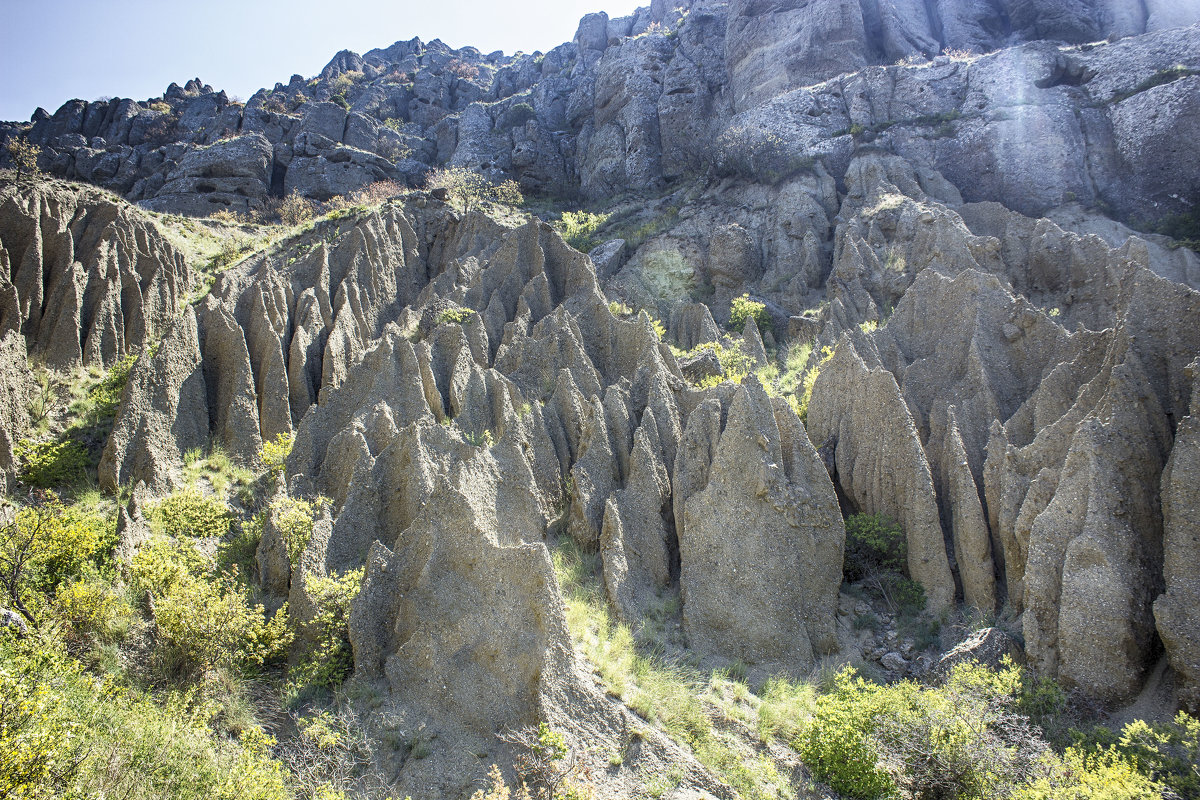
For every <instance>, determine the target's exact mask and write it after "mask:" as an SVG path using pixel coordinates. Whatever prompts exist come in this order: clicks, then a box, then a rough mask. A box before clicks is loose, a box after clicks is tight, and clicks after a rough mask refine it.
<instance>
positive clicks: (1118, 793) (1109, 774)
mask: <svg viewBox="0 0 1200 800" xmlns="http://www.w3.org/2000/svg"><path fill="white" fill-rule="evenodd" d="M1047 761H1048V766H1049V774H1048V775H1046V776H1043V777H1040V778H1038V779H1037V780H1034V781H1032V782H1031V783H1030V784H1029V785H1028V786H1022V787H1020V788H1018V789H1017V790H1016V791H1014V792H1013V793H1012V794H1011V795H1010V797H1011V798H1012V800H1161V798H1162V797H1163V791H1162V790H1163V786H1162V784H1160V783H1158V782H1157V781H1154V780H1153V779H1151V778H1149V777H1148V776H1146V775H1144V774H1143V773H1141V772H1139V771H1138V768H1137V764H1136V763H1134V762H1133V761H1131V760H1129V759H1127V758H1124V757H1123V756H1121V755H1120V754H1118V753H1117V752H1116V751H1115V750H1106V751H1103V752H1100V753H1092V754H1088V753H1084V752H1083V751H1081V750H1078V749H1075V748H1068V749H1067V751H1066V753H1065V754H1064V755H1063V757H1062V758H1061V759H1057V758H1049V759H1047Z"/></svg>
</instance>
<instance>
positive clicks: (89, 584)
mask: <svg viewBox="0 0 1200 800" xmlns="http://www.w3.org/2000/svg"><path fill="white" fill-rule="evenodd" d="M52 608H53V614H54V617H55V618H56V619H57V620H58V621H59V622H61V623H62V625H63V630H62V636H63V640H64V641H65V642H66V643H67V644H68V645H76V646H78V645H82V644H85V643H86V642H87V641H88V640H89V639H90V638H91V637H95V638H96V639H97V640H99V641H101V642H112V641H116V640H118V639H119V638H121V636H123V635H124V634H125V632H126V631H127V630H128V628H129V615H130V610H131V609H130V608H129V604H128V603H127V602H126V601H125V598H124V597H123V596H122V594H121V593H120V592H118V591H117V590H116V589H115V588H114V587H113V585H112V582H111V581H109V580H106V579H104V578H102V577H100V576H99V575H89V576H86V577H84V578H78V579H76V580H73V581H71V582H69V583H63V584H60V585H59V587H58V591H57V592H55V595H54V602H53V604H52Z"/></svg>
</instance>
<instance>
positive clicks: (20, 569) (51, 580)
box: [0, 497, 116, 614]
mask: <svg viewBox="0 0 1200 800" xmlns="http://www.w3.org/2000/svg"><path fill="white" fill-rule="evenodd" d="M115 544H116V529H115V528H114V527H113V526H111V525H110V524H109V522H108V521H107V520H106V519H105V518H104V517H102V516H100V515H97V514H89V513H84V512H81V511H79V510H77V509H74V508H70V507H68V506H64V505H63V504H62V503H61V502H59V501H58V499H57V498H53V497H52V499H51V500H50V501H49V502H47V503H44V504H41V505H33V506H27V507H25V508H22V509H21V510H20V511H18V512H17V515H16V518H15V519H14V520H13V522H11V523H9V524H8V525H6V526H4V527H3V528H2V529H0V583H2V584H3V586H4V588H5V590H6V591H7V592H8V594H9V599H10V600H11V601H12V602H13V604H14V605H16V606H17V607H18V608H20V607H21V606H22V605H24V606H25V607H26V610H28V611H29V612H30V614H35V613H36V610H37V609H38V608H40V607H41V606H42V605H44V603H45V601H46V600H47V599H48V598H49V597H50V596H52V595H53V594H54V592H55V591H56V590H57V588H58V587H59V585H61V584H62V583H63V582H65V581H67V580H69V579H71V578H74V577H77V576H79V575H81V574H82V573H83V570H84V568H85V566H87V565H88V564H93V565H97V566H98V565H100V564H102V563H104V562H105V560H106V559H107V556H108V554H109V553H111V552H112V548H113V546H114V545H115Z"/></svg>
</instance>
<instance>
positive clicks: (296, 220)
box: [279, 189, 313, 225]
mask: <svg viewBox="0 0 1200 800" xmlns="http://www.w3.org/2000/svg"><path fill="white" fill-rule="evenodd" d="M312 218H313V205H312V201H311V200H309V199H308V198H306V197H301V195H300V193H299V192H297V191H296V190H295V189H293V190H292V191H291V193H290V194H288V196H287V197H285V198H283V201H282V202H281V203H280V204H279V221H280V222H282V223H283V224H284V225H299V224H301V223H303V222H308V221H309V220H310V219H312Z"/></svg>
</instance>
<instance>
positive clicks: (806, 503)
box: [676, 382, 845, 669]
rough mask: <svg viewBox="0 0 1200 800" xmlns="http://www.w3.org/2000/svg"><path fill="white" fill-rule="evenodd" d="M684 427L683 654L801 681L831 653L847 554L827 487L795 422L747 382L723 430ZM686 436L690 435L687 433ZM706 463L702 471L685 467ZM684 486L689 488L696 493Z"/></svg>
mask: <svg viewBox="0 0 1200 800" xmlns="http://www.w3.org/2000/svg"><path fill="white" fill-rule="evenodd" d="M716 413H717V409H716V408H715V407H710V409H709V410H708V411H707V412H706V413H705V414H704V415H701V416H700V417H699V419H693V420H689V423H688V428H687V429H686V431H685V433H684V438H685V441H686V440H689V439H690V440H692V441H695V438H694V437H697V436H700V435H702V433H703V432H707V433H708V434H709V435H710V437H712V438H710V439H709V441H708V443H707V447H706V448H696V447H694V446H689V447H687V448H685V449H681V450H680V451H679V455H677V459H681V460H682V463H680V461H677V462H676V473H677V475H678V474H679V473H680V472H681V471H683V472H684V473H685V474H687V475H689V476H690V475H695V474H696V472H697V471H702V472H704V473H706V475H705V479H704V480H701V481H693V480H687V481H686V483H687V484H690V485H689V486H687V487H686V488H685V487H684V486H677V487H676V492H677V494H678V500H677V502H678V503H680V504H681V505H682V507H683V526H682V528H681V530H680V534H679V552H680V558H681V561H682V564H683V571H682V575H681V577H680V583H681V585H682V588H683V606H684V611H683V613H684V616H683V619H684V626H685V630H686V631H687V635H688V641H689V644H690V646H691V647H693V648H695V649H697V650H699V651H701V652H707V653H715V654H717V655H721V656H723V657H725V658H729V659H741V660H742V661H744V662H746V663H749V664H763V665H769V666H771V667H775V668H779V667H783V668H791V669H796V668H800V669H804V668H807V667H809V666H811V665H812V664H813V663H814V662H815V660H816V659H817V658H819V657H820V656H822V655H825V654H827V653H830V652H832V651H834V650H836V642H837V638H836V634H835V632H834V615H835V614H836V610H837V597H838V587H839V586H840V585H841V558H842V550H843V547H844V542H845V531H844V529H843V527H842V519H841V514H840V513H839V511H838V506H837V498H836V497H835V495H834V491H833V485H832V484H831V483H830V481H829V476H828V474H827V473H826V472H825V468H824V466H823V465H822V463H821V460H820V459H819V458H818V457H817V453H816V450H814V449H813V446H812V444H811V443H810V442H809V441H808V437H807V436H805V434H804V429H803V427H802V426H801V425H800V421H799V419H797V418H796V416H795V413H794V412H793V411H792V410H791V409H790V408H789V407H788V406H787V404H786V403H772V401H771V399H770V398H768V397H767V395H766V393H765V392H764V391H763V390H762V388H761V387H759V386H758V385H757V384H755V383H753V382H748V383H747V384H745V385H743V386H742V388H741V389H739V390H738V392H737V393H736V394H735V395H734V397H733V401H732V404H731V406H730V408H729V411H728V421H727V422H726V424H725V426H724V428H723V429H721V430H720V431H719V434H718V423H719V420H714V419H711V418H709V417H710V415H715V414H716ZM693 425H694V426H697V428H698V430H697V431H696V432H693ZM705 450H708V451H709V452H711V453H712V459H711V462H708V463H705V462H704V461H703V460H701V461H700V462H699V463H696V462H694V461H692V459H693V458H694V457H695V456H696V455H701V456H702V455H703V454H704V451H705ZM691 486H695V488H694V489H692V488H691Z"/></svg>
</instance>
